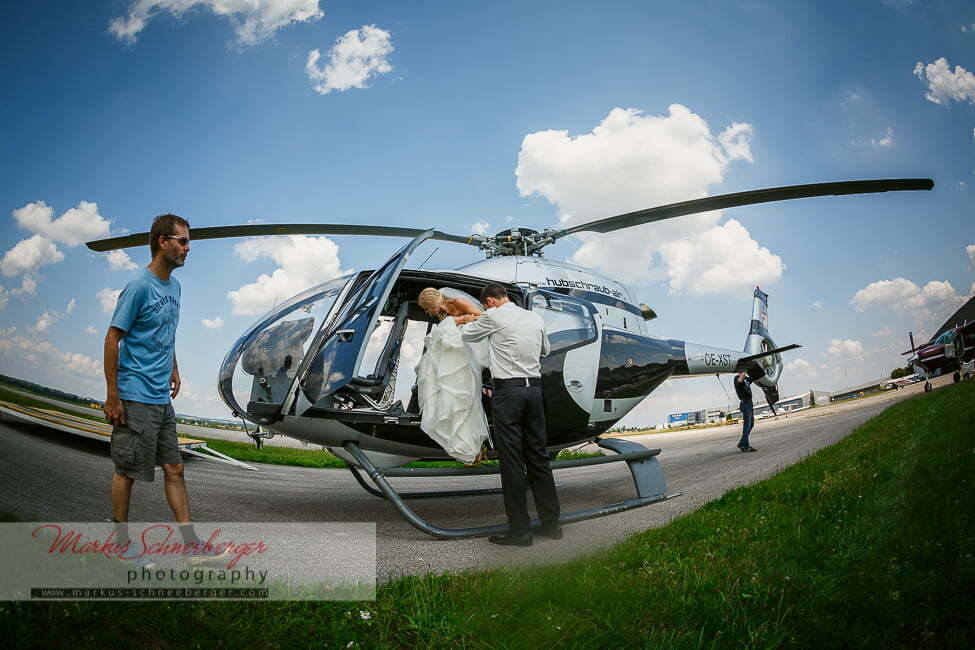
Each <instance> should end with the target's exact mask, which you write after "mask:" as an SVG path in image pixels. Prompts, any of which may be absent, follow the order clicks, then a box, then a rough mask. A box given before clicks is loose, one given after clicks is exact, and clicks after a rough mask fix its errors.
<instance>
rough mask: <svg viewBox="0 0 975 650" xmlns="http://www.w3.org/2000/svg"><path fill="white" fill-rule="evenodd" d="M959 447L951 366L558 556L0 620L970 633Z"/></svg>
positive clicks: (624, 643)
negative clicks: (348, 585)
mask: <svg viewBox="0 0 975 650" xmlns="http://www.w3.org/2000/svg"><path fill="white" fill-rule="evenodd" d="M973 458H975V382H963V383H961V384H958V385H954V386H948V387H946V388H944V389H941V390H939V391H936V392H934V393H932V394H928V395H920V396H918V397H915V398H912V399H909V400H906V401H904V402H901V403H898V404H895V405H893V406H892V407H890V408H889V409H887V410H886V411H884V413H882V414H881V415H880V416H878V417H876V418H874V419H873V420H871V421H870V422H868V423H867V424H865V425H863V426H861V427H859V428H858V429H857V430H856V431H854V432H853V433H852V434H851V435H850V436H848V437H847V438H846V439H844V440H843V441H841V442H839V443H837V444H835V445H833V446H831V447H829V448H826V449H823V450H821V451H820V452H818V453H816V454H814V455H813V456H811V457H810V458H808V459H806V460H804V461H803V462H801V463H799V464H797V465H794V466H792V467H790V468H788V469H786V470H784V471H783V472H781V473H780V474H778V475H776V476H775V477H773V478H771V479H769V480H766V481H762V482H760V483H757V484H755V485H752V486H747V487H743V488H738V489H735V490H732V491H730V492H728V493H727V494H725V495H724V496H723V497H722V498H721V499H719V500H717V501H714V502H711V503H709V504H707V505H705V506H703V507H701V508H700V509H698V510H696V511H694V512H693V513H690V514H688V515H686V516H684V517H681V518H680V519H678V520H676V521H674V522H673V523H672V524H670V525H668V526H666V527H663V528H658V529H653V530H648V531H645V532H643V533H639V534H637V535H634V536H633V537H631V538H630V539H628V540H627V541H625V542H623V543H621V544H619V545H617V546H615V547H613V548H611V549H609V550H606V551H603V552H600V553H597V554H595V555H592V556H589V557H585V558H581V559H578V560H575V561H572V562H569V563H567V564H563V565H559V566H554V567H544V568H530V569H499V570H492V571H484V572H473V573H466V574H462V575H457V576H449V575H443V576H435V575H427V576H420V577H408V578H403V579H399V580H396V581H393V582H391V583H388V584H386V585H384V586H382V587H380V589H379V592H378V597H377V600H376V601H375V602H372V603H298V602H295V603H267V604H251V603H247V604H244V603H206V604H199V603H64V604H56V605H52V604H46V603H6V604H3V605H2V606H0V607H2V611H0V617H2V618H0V625H2V628H3V629H4V630H5V632H4V634H12V637H11V638H12V639H14V640H15V641H16V642H17V644H18V645H37V646H50V645H55V644H56V645H63V644H64V643H65V642H68V641H69V640H70V642H71V644H72V645H73V646H80V647H104V646H107V645H114V644H115V643H117V642H118V641H119V640H120V639H125V642H126V643H127V644H138V645H142V644H146V645H149V646H152V647H168V646H183V645H185V644H186V643H189V642H192V643H193V644H199V645H201V646H207V647H214V648H222V647H234V646H236V645H238V644H239V643H241V642H244V643H248V644H254V645H258V646H265V647H276V646H293V647H336V646H337V647H345V646H346V645H347V644H348V643H350V642H353V643H354V644H356V645H359V646H362V647H404V648H406V647H409V648H413V647H420V648H454V647H469V648H539V647H541V648H546V647H553V648H554V647H560V648H561V647H570V648H611V647H612V648H616V647H650V648H656V647H673V648H698V647H722V648H723V647H734V648H737V647H782V646H787V647H815V648H822V647H863V648H868V647H869V648H876V647H910V648H915V647H929V648H944V647H950V648H961V647H972V645H973V643H972V642H973V632H975V610H973V608H972V606H971V601H970V599H971V595H972V594H973V593H975V524H973V509H972V505H971V504H972V503H973V497H975V489H973V480H975V472H973V471H972V470H973ZM620 516H627V515H620ZM576 530H578V529H577V528H575V527H572V526H569V527H567V529H566V531H567V532H566V535H567V537H571V536H572V535H573V534H576V533H575V531H576ZM443 543H444V544H449V543H456V544H480V543H482V542H443ZM548 543H553V542H548ZM511 552H512V553H517V552H518V551H517V549H514V550H512V551H511ZM360 611H366V612H368V616H366V617H363V616H361V615H360V613H359V612H360Z"/></svg>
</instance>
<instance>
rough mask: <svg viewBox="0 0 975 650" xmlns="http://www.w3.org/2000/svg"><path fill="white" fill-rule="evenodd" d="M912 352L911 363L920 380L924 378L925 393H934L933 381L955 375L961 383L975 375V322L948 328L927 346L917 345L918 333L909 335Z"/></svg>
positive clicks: (909, 358) (954, 377) (956, 380)
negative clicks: (938, 377) (915, 343)
mask: <svg viewBox="0 0 975 650" xmlns="http://www.w3.org/2000/svg"><path fill="white" fill-rule="evenodd" d="M908 338H909V339H910V342H911V349H910V350H909V351H907V352H904V353H903V354H910V355H911V356H910V357H908V359H907V362H908V364H909V365H910V366H912V367H913V368H914V372H915V373H916V374H917V376H918V377H922V378H923V379H924V390H925V392H930V391H931V378H932V377H937V376H939V375H943V374H947V373H949V372H950V373H953V374H952V379H954V381H955V383H956V384H957V383H958V382H959V381H961V380H962V379H963V378H965V379H967V378H968V377H971V376H973V375H975V321H973V322H970V323H965V324H963V325H959V326H957V327H953V328H951V329H947V330H945V331H944V332H942V333H941V334H939V335H938V336H937V337H935V338H934V339H932V340H931V341H928V342H927V343H925V344H923V345H920V346H917V347H915V346H914V334H913V332H908Z"/></svg>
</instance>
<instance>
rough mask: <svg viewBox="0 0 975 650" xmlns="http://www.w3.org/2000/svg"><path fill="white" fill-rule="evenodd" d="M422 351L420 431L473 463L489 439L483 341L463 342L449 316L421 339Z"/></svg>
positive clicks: (450, 294) (448, 293)
mask: <svg viewBox="0 0 975 650" xmlns="http://www.w3.org/2000/svg"><path fill="white" fill-rule="evenodd" d="M440 292H441V293H442V294H443V295H444V297H446V298H462V299H463V300H467V301H469V302H470V303H471V304H472V305H474V306H476V307H477V308H478V309H481V306H480V304H479V303H478V302H477V300H475V299H474V298H473V297H471V296H470V295H468V294H466V293H464V292H462V291H458V290H456V289H446V288H445V289H441V290H440ZM424 343H425V345H426V350H425V351H424V353H423V356H422V357H420V362H419V363H418V364H417V366H416V386H417V397H418V399H419V402H420V411H421V414H422V415H421V419H420V428H421V429H423V431H424V433H426V434H427V435H428V436H430V437H431V438H433V440H435V441H436V442H437V444H439V445H440V446H441V447H443V448H444V450H445V451H446V452H447V453H448V454H450V455H451V456H452V457H453V458H455V459H457V460H459V461H461V462H462V463H468V464H470V463H473V462H474V460H475V459H476V458H477V455H478V454H479V453H480V451H481V445H482V444H484V441H485V440H486V439H487V437H488V424H487V418H486V417H485V415H484V409H483V408H482V407H481V371H482V370H483V369H484V368H486V367H488V364H489V356H488V355H489V352H488V347H487V341H486V340H484V341H480V342H478V343H465V342H464V341H463V340H462V339H461V337H460V328H459V327H458V326H457V325H456V324H455V323H454V319H453V318H451V317H449V316H448V317H447V318H444V319H443V320H442V321H440V323H438V324H437V325H436V326H434V328H433V329H432V330H431V331H430V333H429V334H428V335H427V336H426V338H425V339H424Z"/></svg>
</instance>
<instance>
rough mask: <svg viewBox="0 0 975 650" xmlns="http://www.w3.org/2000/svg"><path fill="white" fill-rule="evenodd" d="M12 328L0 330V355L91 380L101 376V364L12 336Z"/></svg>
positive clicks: (45, 343)
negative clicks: (66, 371) (68, 372)
mask: <svg viewBox="0 0 975 650" xmlns="http://www.w3.org/2000/svg"><path fill="white" fill-rule="evenodd" d="M12 334H13V328H9V329H6V330H0V355H5V356H13V357H18V358H20V359H23V360H25V361H29V362H31V363H34V364H37V365H40V364H44V365H46V366H49V367H52V368H54V369H56V370H68V371H71V372H73V373H76V374H79V375H83V376H86V377H91V378H99V377H102V376H103V369H102V362H101V361H99V360H97V359H92V358H91V357H89V356H88V355H86V354H82V353H80V352H64V351H62V350H59V349H58V348H56V347H55V346H53V345H51V344H50V343H49V342H47V341H44V340H38V339H35V338H27V337H24V336H12Z"/></svg>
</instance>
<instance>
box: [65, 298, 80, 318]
mask: <svg viewBox="0 0 975 650" xmlns="http://www.w3.org/2000/svg"><path fill="white" fill-rule="evenodd" d="M77 306H78V301H77V300H75V299H74V298H72V299H71V300H69V301H68V306H67V307H65V308H64V313H66V314H71V313H73V312H74V308H75V307H77Z"/></svg>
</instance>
